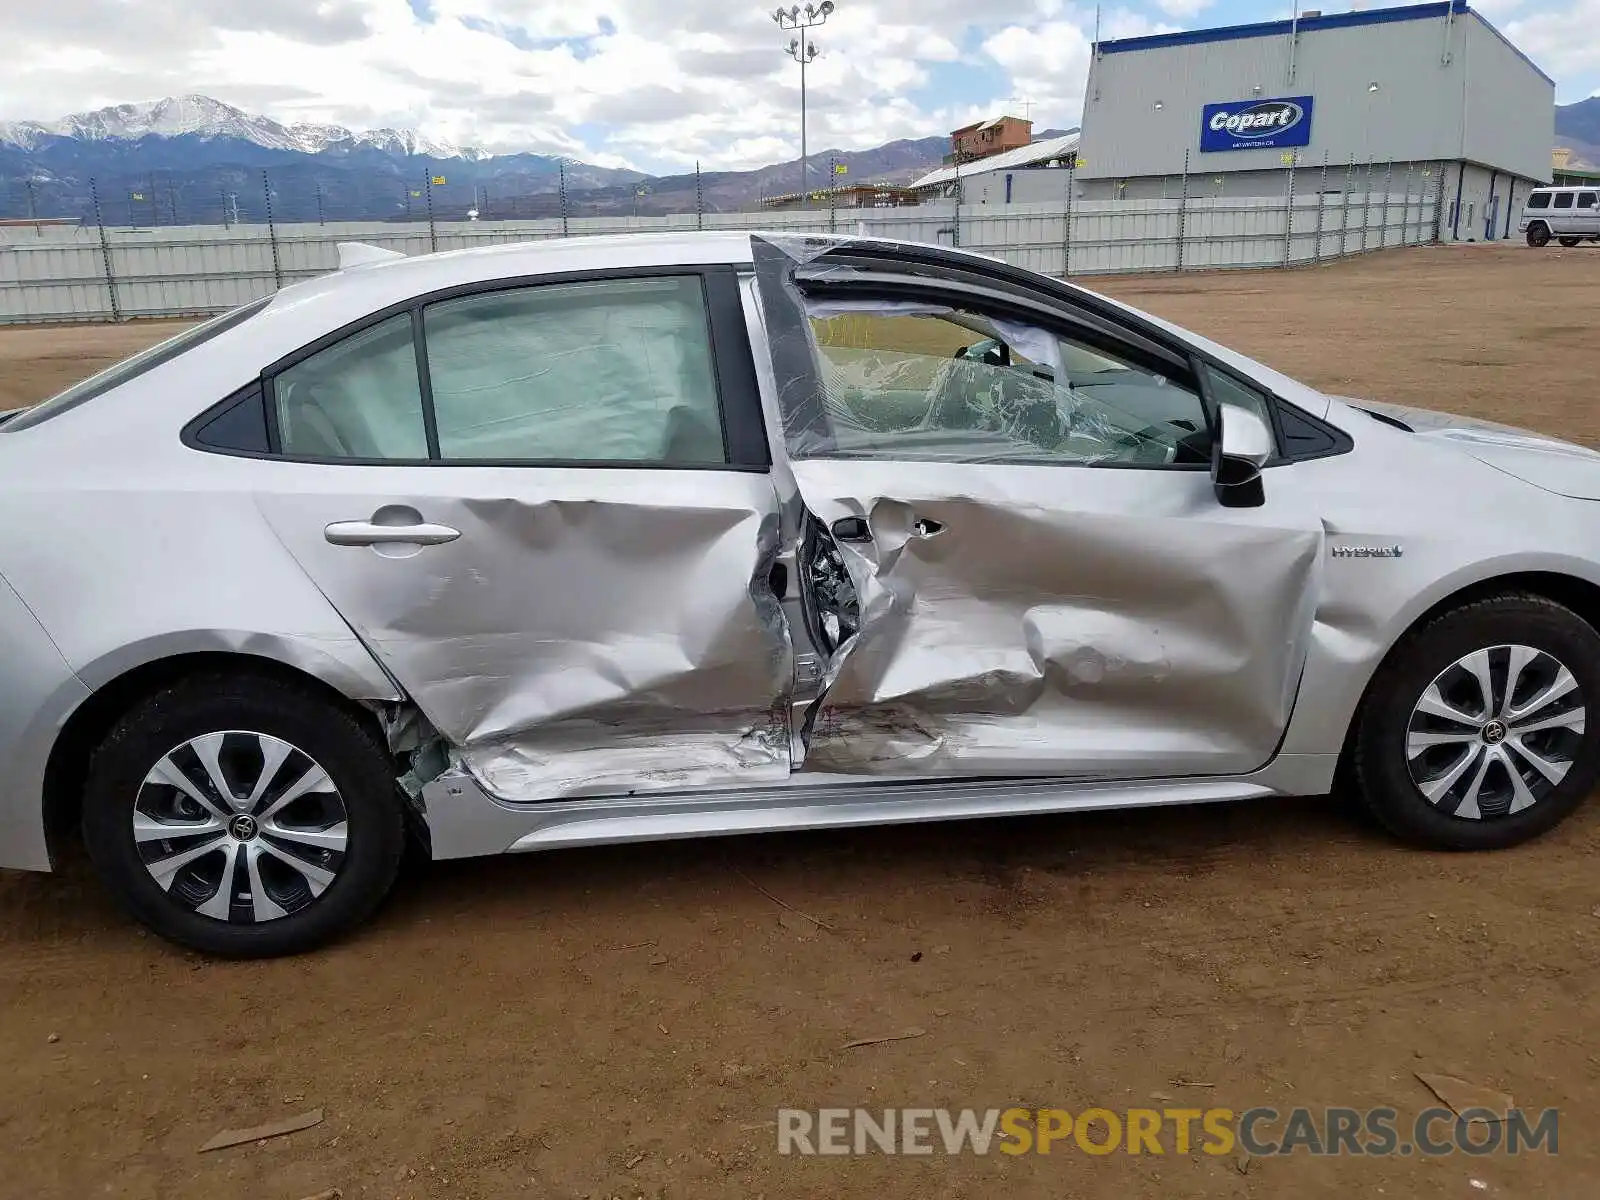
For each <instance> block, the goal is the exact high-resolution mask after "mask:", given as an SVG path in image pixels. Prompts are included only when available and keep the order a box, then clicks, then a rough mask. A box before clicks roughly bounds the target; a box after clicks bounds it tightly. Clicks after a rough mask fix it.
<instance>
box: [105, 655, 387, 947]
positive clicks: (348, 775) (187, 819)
mask: <svg viewBox="0 0 1600 1200" xmlns="http://www.w3.org/2000/svg"><path fill="white" fill-rule="evenodd" d="M83 833H84V841H85V844H86V845H87V847H88V850H89V856H90V858H91V859H92V860H93V862H94V864H95V866H96V868H97V869H98V871H99V873H100V875H101V877H102V878H103V879H104V880H105V882H106V884H107V885H108V886H109V888H110V889H111V891H112V893H113V894H114V895H115V896H116V897H117V899H118V900H119V901H121V903H122V904H123V906H124V907H125V908H127V909H128V911H129V912H131V913H132V914H133V915H134V916H135V917H136V918H138V919H139V920H140V921H142V922H143V923H144V924H146V925H147V926H149V927H150V928H151V929H152V930H154V931H155V932H156V933H158V934H160V935H161V936H162V937H165V938H168V939H170V940H171V941H174V942H177V943H179V944H180V945H184V946H188V947H191V948H193V949H196V950H202V951H205V952H207V953H210V954H220V955H226V956H229V957H236V958H256V957H266V956H271V955H279V954H293V953H298V952H300V951H303V950H309V949H311V948H313V947H315V946H318V945H321V944H322V943H324V942H326V941H328V940H329V939H331V938H334V937H337V936H338V935H339V934H342V933H344V932H345V931H347V930H349V929H350V928H352V927H353V926H355V925H356V924H358V923H360V922H361V921H362V920H363V919H365V918H366V917H367V916H368V915H369V914H370V913H371V912H372V910H373V909H374V908H376V907H377V905H378V903H379V902H380V901H381V900H382V899H383V897H384V896H385V895H386V894H387V893H388V891H389V889H390V887H391V886H392V885H393V883H394V879H395V875H396V873H397V872H398V870H399V864H400V858H401V854H402V851H403V849H404V843H405V831H404V823H403V817H402V813H401V807H400V801H399V798H398V796H397V794H396V789H395V783H394V770H393V767H392V765H391V762H390V760H389V757H388V754H387V752H386V751H385V749H384V747H383V745H382V744H381V742H380V741H379V740H378V738H377V736H376V734H375V733H374V732H373V731H371V730H369V729H368V728H367V727H366V726H365V725H364V724H363V723H362V722H361V721H360V720H359V719H358V718H357V716H356V715H355V714H354V713H352V712H350V711H348V710H347V709H345V708H343V707H341V706H339V705H338V704H335V703H332V702H330V701H329V700H327V699H325V698H324V697H322V696H321V695H318V694H317V693H315V692H313V691H311V690H310V689H307V688H304V687H298V686H295V685H294V684H292V683H287V682H284V681H281V680H275V679H267V678H259V677H255V678H252V677H235V676H223V675H212V676H204V677H195V678H192V679H188V680H185V681H183V682H181V683H178V684H176V685H174V686H172V687H170V688H168V689H166V690H164V691H161V692H158V693H156V694H155V695H153V696H151V697H149V698H148V699H146V700H145V701H144V702H143V703H141V704H139V705H138V706H137V707H136V708H134V709H133V711H131V712H129V713H128V714H127V715H126V716H125V717H123V719H122V720H121V721H120V722H119V723H118V724H117V725H116V727H115V728H114V729H113V730H112V731H111V733H110V735H109V736H108V737H107V738H106V740H105V742H104V743H102V744H101V746H100V747H99V749H98V750H96V752H95V754H94V756H93V758H92V760H91V762H90V766H89V778H88V783H87V786H86V789H85V793H84V804H83Z"/></svg>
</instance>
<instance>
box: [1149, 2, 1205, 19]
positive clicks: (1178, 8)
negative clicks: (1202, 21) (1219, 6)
mask: <svg viewBox="0 0 1600 1200" xmlns="http://www.w3.org/2000/svg"><path fill="white" fill-rule="evenodd" d="M1156 7H1157V8H1159V9H1160V10H1161V11H1162V12H1164V13H1166V14H1167V16H1169V17H1179V18H1182V19H1184V20H1190V19H1192V18H1194V17H1197V16H1199V15H1200V14H1201V13H1202V12H1203V11H1204V10H1206V9H1207V8H1210V7H1211V0H1156Z"/></svg>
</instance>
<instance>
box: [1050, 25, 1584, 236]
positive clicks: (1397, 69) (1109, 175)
mask: <svg viewBox="0 0 1600 1200" xmlns="http://www.w3.org/2000/svg"><path fill="white" fill-rule="evenodd" d="M1554 125H1555V83H1554V81H1553V80H1552V79H1551V78H1550V77H1549V76H1548V75H1546V74H1545V73H1544V72H1543V71H1541V70H1540V69H1539V68H1538V67H1537V66H1535V65H1534V63H1533V62H1532V61H1531V60H1529V58H1528V57H1527V56H1526V55H1525V54H1523V53H1522V52H1521V51H1520V50H1518V49H1517V48H1516V47H1515V46H1514V45H1512V44H1511V42H1510V41H1508V40H1507V39H1506V37H1505V36H1504V35H1503V34H1501V33H1500V32H1499V31H1498V30H1497V29H1495V27H1494V26H1493V25H1491V24H1489V22H1488V21H1486V20H1484V19H1483V17H1481V16H1479V15H1478V13H1476V12H1475V11H1473V10H1472V9H1471V8H1470V7H1469V6H1468V5H1467V3H1466V2H1465V0H1445V2H1443V3H1434V4H1418V5H1412V6H1409V7H1405V8H1387V9H1374V10H1370V11H1364V12H1342V13H1328V14H1323V13H1320V12H1316V11H1307V12H1303V13H1301V14H1300V15H1299V16H1298V17H1296V18H1295V19H1293V20H1289V21H1267V22H1262V23H1259V24H1254V25H1235V26H1231V27H1228V28H1224V29H1204V30H1196V31H1193V32H1187V33H1165V34H1155V35H1153V36H1149V37H1136V38H1123V39H1119V40H1116V41H1108V42H1101V43H1098V44H1097V45H1096V47H1095V53H1094V57H1093V60H1092V62H1091V64H1090V68H1089V82H1088V87H1087V95H1086V96H1085V99H1084V115H1083V135H1082V141H1081V145H1080V149H1079V158H1078V163H1077V181H1076V186H1075V194H1076V195H1078V196H1080V197H1082V198H1084V199H1088V200H1115V199H1127V200H1136V199H1140V200H1142V199H1156V198H1166V199H1171V198H1174V197H1176V196H1179V195H1180V194H1187V195H1191V196H1217V195H1230V196H1262V197H1265V196H1285V195H1288V194H1289V193H1290V191H1291V189H1292V190H1293V192H1294V194H1296V195H1306V194H1311V193H1316V192H1345V191H1356V192H1361V191H1366V190H1367V189H1368V184H1369V181H1370V186H1371V188H1372V189H1373V190H1377V191H1382V190H1384V188H1385V185H1386V184H1387V186H1388V188H1389V190H1392V191H1396V192H1398V191H1401V190H1408V191H1413V192H1426V193H1428V194H1430V195H1431V194H1434V192H1435V190H1436V189H1439V191H1438V194H1439V205H1438V207H1439V223H1440V231H1439V232H1440V236H1441V237H1442V238H1444V239H1446V240H1452V239H1457V240H1462V241H1468V240H1470V241H1483V240H1493V239H1498V238H1504V237H1509V236H1513V235H1514V234H1515V230H1516V213H1517V211H1518V210H1519V209H1520V207H1521V205H1522V202H1523V199H1524V197H1526V196H1527V194H1528V190H1529V189H1530V188H1532V187H1533V186H1534V185H1535V184H1539V183H1545V182H1548V181H1549V179H1550V146H1551V143H1552V141H1553V140H1554Z"/></svg>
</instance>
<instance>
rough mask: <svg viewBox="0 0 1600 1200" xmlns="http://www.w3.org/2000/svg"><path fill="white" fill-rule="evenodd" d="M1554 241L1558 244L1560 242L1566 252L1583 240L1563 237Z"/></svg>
mask: <svg viewBox="0 0 1600 1200" xmlns="http://www.w3.org/2000/svg"><path fill="white" fill-rule="evenodd" d="M1556 240H1557V241H1558V242H1560V243H1561V244H1562V245H1563V246H1565V247H1566V248H1567V249H1568V250H1570V249H1572V248H1573V247H1574V246H1576V245H1577V244H1578V243H1579V242H1581V241H1582V240H1583V239H1582V238H1574V237H1564V238H1557V239H1556Z"/></svg>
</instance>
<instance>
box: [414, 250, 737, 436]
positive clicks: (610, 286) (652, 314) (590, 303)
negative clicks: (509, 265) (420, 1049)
mask: <svg viewBox="0 0 1600 1200" xmlns="http://www.w3.org/2000/svg"><path fill="white" fill-rule="evenodd" d="M424 319H425V322H426V341H427V348H428V375H429V381H430V384H431V392H432V397H433V408H434V413H435V417H436V420H437V422H438V430H439V456H440V457H441V458H444V459H454V460H473V459H479V460H483V459H487V460H494V461H517V462H544V463H584V462H619V463H620V462H627V463H638V464H648V465H659V466H721V465H723V464H725V463H726V462H727V461H728V450H727V443H726V440H725V438H724V436H723V428H722V413H721V410H720V406H719V403H718V389H717V377H716V372H715V370H714V369H713V366H712V346H711V338H710V326H709V323H708V319H707V312H706V302H705V297H704V294H703V289H702V286H701V282H700V278H699V276H697V275H677V276H662V277H659V278H650V279H604V280H595V281H593V282H584V283H551V284H541V285H539V286H536V287H527V288H516V289H510V290H507V291H500V292H490V293H487V294H484V295H478V296H467V297H463V298H461V299H456V300H445V301H441V302H439V303H437V304H431V305H429V306H428V307H427V309H426V310H425V312H424Z"/></svg>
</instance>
